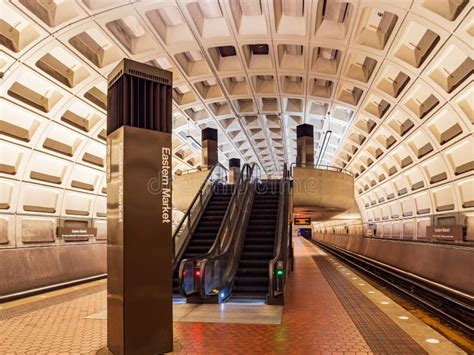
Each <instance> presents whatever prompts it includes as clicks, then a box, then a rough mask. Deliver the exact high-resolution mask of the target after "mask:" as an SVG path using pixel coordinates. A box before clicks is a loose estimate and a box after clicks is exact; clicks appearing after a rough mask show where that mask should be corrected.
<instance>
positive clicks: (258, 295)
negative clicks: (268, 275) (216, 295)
mask: <svg viewBox="0 0 474 355" xmlns="http://www.w3.org/2000/svg"><path fill="white" fill-rule="evenodd" d="M266 292H267V291H265V292H235V291H233V292H232V296H231V297H230V299H231V300H232V299H248V300H260V299H265V297H266Z"/></svg>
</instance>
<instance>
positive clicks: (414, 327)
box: [0, 239, 460, 354]
mask: <svg viewBox="0 0 474 355" xmlns="http://www.w3.org/2000/svg"><path fill="white" fill-rule="evenodd" d="M295 254H296V255H295V270H294V272H293V274H292V275H291V278H290V281H289V284H288V288H287V290H288V295H287V298H286V304H285V307H284V310H283V315H282V318H281V324H279V323H280V322H279V320H280V316H279V312H281V309H280V308H275V309H272V308H268V307H270V306H255V305H251V306H241V305H226V306H221V305H203V306H199V307H196V306H193V305H182V307H179V306H178V307H176V306H175V322H174V338H175V353H188V354H236V353H239V354H319V353H322V354H331V353H332V354H367V353H371V349H370V347H369V345H368V344H367V343H366V341H365V340H364V338H363V336H362V335H361V332H360V331H359V330H358V328H357V327H356V326H355V325H354V323H353V321H352V320H351V318H350V317H349V315H348V313H347V312H346V310H345V308H344V306H343V304H341V301H340V300H339V298H338V297H337V295H336V294H335V293H334V291H333V289H332V288H331V286H330V285H329V283H328V282H327V280H326V279H325V277H324V275H323V273H322V272H321V270H320V269H319V267H318V265H317V264H316V263H315V262H314V261H313V259H312V256H316V255H319V256H321V255H322V254H323V253H322V252H321V251H320V250H319V249H317V248H316V247H314V246H313V245H311V244H310V243H308V242H306V241H302V240H299V239H297V240H295ZM329 260H331V262H332V263H333V265H334V267H335V268H336V269H337V270H338V271H339V272H340V273H341V274H343V275H344V276H345V277H346V278H347V280H348V282H352V283H353V285H354V286H357V287H361V288H362V289H361V292H362V293H364V294H366V295H367V292H373V293H371V294H368V298H369V299H370V300H371V302H374V304H377V303H378V301H379V298H383V299H384V300H385V299H386V297H385V298H384V295H383V294H381V293H380V292H378V291H370V290H371V289H370V288H369V286H368V285H367V284H366V283H363V284H362V285H363V286H360V285H361V279H359V278H356V277H355V276H354V274H352V272H351V270H350V269H347V268H344V267H343V266H341V265H340V264H338V263H337V262H336V261H334V260H332V259H329ZM353 279H354V280H353ZM88 287H89V290H90V291H89V292H87V290H88ZM70 291H71V290H68V291H60V292H58V291H57V292H55V293H52V294H49V295H46V297H44V296H43V297H41V296H36V297H34V298H32V299H29V300H22V301H20V302H18V301H17V302H13V303H9V304H4V305H2V307H3V309H0V354H10V353H11V354H25V353H26V354H54V353H63V354H66V353H71V354H72V353H77V354H84V353H86V354H87V353H91V354H92V353H95V352H96V351H97V350H99V349H100V348H102V347H104V346H105V345H106V320H105V318H106V314H105V313H104V312H103V310H104V309H105V302H106V297H105V296H106V295H105V282H96V283H93V284H91V285H83V286H81V287H77V288H76V290H73V291H72V292H70ZM68 292H70V293H68ZM384 304H385V303H384ZM228 306H229V307H228ZM379 306H380V305H379V304H378V305H377V307H379ZM395 306H396V305H391V304H390V305H389V306H388V309H389V310H391V311H392V313H393V316H396V315H397V314H400V312H402V311H401V310H400V309H398V308H396V307H395ZM226 307H227V308H229V310H230V311H229V312H225V311H223V309H225V308H226ZM239 307H240V308H239ZM251 307H255V308H251ZM258 307H260V308H258ZM383 307H386V306H383ZM275 310H276V311H275ZM232 312H234V313H232ZM2 313H3V314H2ZM232 314H234V315H232ZM229 322H231V323H229ZM253 323H266V324H253ZM397 324H398V323H397ZM406 324H408V326H407V327H405V326H404V327H405V328H403V329H404V331H406V332H408V333H410V332H412V333H413V334H415V335H414V338H416V339H415V340H416V341H417V342H418V343H419V344H420V346H423V348H424V349H425V351H427V352H429V353H440V354H444V353H447V352H446V351H448V352H449V353H460V351H459V349H457V348H456V347H454V346H452V344H451V343H449V342H448V341H447V340H445V339H444V338H442V337H441V336H439V335H438V334H435V332H434V331H432V330H429V328H428V327H426V326H424V325H423V324H418V323H416V321H415V322H414V323H406ZM398 325H399V326H403V325H400V324H398ZM423 327H426V328H428V329H425V328H423ZM420 329H421V330H420ZM410 336H411V333H410ZM427 336H429V337H430V339H431V338H436V339H440V340H439V341H438V344H436V345H433V344H430V343H426V344H424V340H425V339H424V337H427ZM436 346H442V347H441V348H436Z"/></svg>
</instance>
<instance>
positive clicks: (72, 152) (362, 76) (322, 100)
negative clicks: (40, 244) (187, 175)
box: [0, 0, 474, 228]
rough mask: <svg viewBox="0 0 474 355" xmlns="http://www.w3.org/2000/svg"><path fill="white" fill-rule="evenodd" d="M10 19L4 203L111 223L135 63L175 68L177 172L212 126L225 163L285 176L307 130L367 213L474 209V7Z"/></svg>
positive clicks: (127, 6)
mask: <svg viewBox="0 0 474 355" xmlns="http://www.w3.org/2000/svg"><path fill="white" fill-rule="evenodd" d="M0 16H1V20H0V21H1V22H0V35H1V41H0V44H1V46H0V50H1V51H0V70H1V73H2V79H1V83H2V84H1V90H2V98H1V113H2V114H1V117H0V133H1V134H2V135H1V142H0V145H1V147H0V148H1V152H2V153H1V161H0V174H1V180H2V181H1V184H2V199H1V201H0V205H1V209H2V211H5V212H7V213H9V212H13V213H14V212H17V213H21V214H28V213H32V214H39V215H43V214H44V215H72V216H83V217H84V218H86V217H89V218H90V217H92V218H99V219H100V218H104V217H105V193H106V191H105V181H104V163H105V140H104V139H105V134H104V127H105V116H106V92H107V90H106V88H107V83H106V77H107V74H108V72H109V71H110V70H111V69H112V68H113V67H114V66H115V65H116V63H117V62H118V61H119V60H120V59H121V58H122V57H129V58H132V59H135V60H139V61H142V62H146V63H149V64H152V65H155V66H158V67H160V68H163V69H167V70H172V71H173V73H174V93H173V96H174V110H173V133H174V135H173V148H174V155H175V157H176V159H175V160H174V167H173V168H174V171H176V170H178V169H179V170H186V169H189V168H192V167H196V166H198V165H199V163H200V148H199V146H198V145H197V144H196V143H195V142H194V141H193V139H195V140H197V141H199V140H200V128H204V127H209V126H211V127H215V128H218V129H219V148H220V159H221V161H226V159H228V158H233V157H237V158H241V159H243V160H244V161H248V162H252V161H255V162H258V163H259V164H261V166H262V167H263V168H264V170H265V171H266V172H267V173H277V172H278V171H279V169H281V166H282V164H283V162H284V161H287V162H290V163H291V162H294V161H295V155H296V132H295V131H296V125H298V124H300V123H310V124H313V125H314V129H315V139H316V144H315V149H316V155H317V156H319V154H320V150H321V144H317V143H320V142H322V140H323V137H324V134H325V133H326V132H327V131H331V132H332V133H331V136H330V139H329V142H328V144H327V147H324V151H323V153H324V154H323V155H322V156H321V163H322V164H331V165H336V166H340V167H345V168H347V169H350V170H351V171H352V172H353V173H354V174H356V196H358V202H359V207H361V210H364V213H363V219H364V220H374V219H377V218H378V219H381V218H385V217H387V216H388V218H396V216H398V217H399V218H401V217H402V215H403V216H405V214H406V216H409V213H410V212H411V215H412V216H415V215H417V214H419V212H421V215H422V214H424V213H436V211H441V212H443V211H462V210H468V211H472V210H473V208H474V205H473V201H474V196H473V194H474V192H473V190H474V187H473V184H474V183H473V169H474V167H473V164H474V160H473V159H474V158H473V155H474V154H473V147H474V142H473V139H474V138H473V136H472V125H473V122H474V114H473V101H472V94H473V91H474V89H473V85H474V84H472V66H473V64H472V51H473V48H472V47H473V36H474V18H473V10H472V2H471V1H467V0H466V1H465V0H457V1H454V0H421V1H411V0H396V1H356V0H352V1H336V0H327V1H317V0H304V1H303V0H261V1H259V0H221V1H217V0H200V1H195V0H176V1H158V0H157V1H152V0H144V1H124V0H76V1H73V0H67V1H66V0H64V1H62V0H53V1H50V2H44V1H40V0H20V1H3V2H2V9H1V14H0ZM189 137H193V138H189ZM4 192H5V193H4ZM384 209H385V210H384ZM427 209H428V210H429V212H426V211H427ZM69 212H72V214H71V213H69ZM76 212H78V213H76ZM75 213H76V214H75ZM9 228H10V227H9Z"/></svg>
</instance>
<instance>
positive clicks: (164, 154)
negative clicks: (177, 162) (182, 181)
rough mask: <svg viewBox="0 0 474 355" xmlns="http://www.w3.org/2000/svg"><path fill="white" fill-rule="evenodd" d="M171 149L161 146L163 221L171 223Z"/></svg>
mask: <svg viewBox="0 0 474 355" xmlns="http://www.w3.org/2000/svg"><path fill="white" fill-rule="evenodd" d="M171 183H172V181H171V149H170V148H166V147H162V148H161V187H162V195H161V221H162V222H163V223H171Z"/></svg>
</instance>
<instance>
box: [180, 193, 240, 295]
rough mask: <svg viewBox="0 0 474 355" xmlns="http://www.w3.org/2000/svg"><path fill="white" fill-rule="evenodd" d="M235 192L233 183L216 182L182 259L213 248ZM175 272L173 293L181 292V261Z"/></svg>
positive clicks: (185, 247)
mask: <svg viewBox="0 0 474 355" xmlns="http://www.w3.org/2000/svg"><path fill="white" fill-rule="evenodd" d="M233 192H234V186H233V185H226V184H215V185H214V186H213V188H212V195H211V196H210V198H209V202H208V203H207V205H206V206H205V207H204V211H203V212H202V214H201V217H200V219H199V221H198V222H197V225H196V228H195V229H194V231H193V232H192V234H191V237H190V238H189V241H188V243H187V245H185V246H184V251H183V252H182V253H181V257H180V260H184V259H189V258H194V257H197V256H200V255H204V254H206V253H207V252H208V251H209V249H211V247H212V245H213V244H214V241H215V240H216V237H217V233H218V232H219V228H220V227H221V223H222V219H223V218H224V215H225V212H226V210H227V207H228V206H229V202H230V200H231V198H232V194H233ZM180 260H178V262H177V267H175V271H174V273H173V294H174V295H178V294H179V286H180V281H179V261H180Z"/></svg>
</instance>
